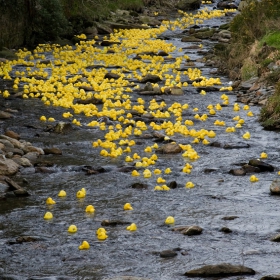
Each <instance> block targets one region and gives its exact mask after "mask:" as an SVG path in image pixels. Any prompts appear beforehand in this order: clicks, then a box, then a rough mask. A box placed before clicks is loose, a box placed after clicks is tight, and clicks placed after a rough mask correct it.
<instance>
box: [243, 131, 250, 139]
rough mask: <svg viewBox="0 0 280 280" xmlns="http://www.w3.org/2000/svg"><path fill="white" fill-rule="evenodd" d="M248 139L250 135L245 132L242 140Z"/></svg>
mask: <svg viewBox="0 0 280 280" xmlns="http://www.w3.org/2000/svg"><path fill="white" fill-rule="evenodd" d="M250 137H251V135H250V132H249V131H247V132H246V133H244V134H243V138H244V139H246V140H248V139H250Z"/></svg>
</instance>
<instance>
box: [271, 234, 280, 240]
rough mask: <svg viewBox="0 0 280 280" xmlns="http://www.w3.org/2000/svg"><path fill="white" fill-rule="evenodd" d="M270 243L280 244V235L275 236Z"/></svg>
mask: <svg viewBox="0 0 280 280" xmlns="http://www.w3.org/2000/svg"><path fill="white" fill-rule="evenodd" d="M270 241H273V242H280V233H278V234H277V235H275V236H273V237H272V238H271V239H270Z"/></svg>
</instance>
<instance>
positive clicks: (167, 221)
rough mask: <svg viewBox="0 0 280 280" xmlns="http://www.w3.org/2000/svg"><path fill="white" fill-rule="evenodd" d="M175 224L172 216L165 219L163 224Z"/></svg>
mask: <svg viewBox="0 0 280 280" xmlns="http://www.w3.org/2000/svg"><path fill="white" fill-rule="evenodd" d="M174 223H175V219H174V217H172V216H168V217H167V218H166V220H165V224H166V225H172V224H174Z"/></svg>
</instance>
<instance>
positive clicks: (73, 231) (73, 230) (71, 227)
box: [68, 225, 78, 233]
mask: <svg viewBox="0 0 280 280" xmlns="http://www.w3.org/2000/svg"><path fill="white" fill-rule="evenodd" d="M77 230H78V229H77V227H76V226H75V225H71V226H69V228H68V232H69V233H75V232H77Z"/></svg>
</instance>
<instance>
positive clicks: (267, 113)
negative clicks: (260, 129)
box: [260, 82, 280, 129]
mask: <svg viewBox="0 0 280 280" xmlns="http://www.w3.org/2000/svg"><path fill="white" fill-rule="evenodd" d="M260 122H261V123H262V125H263V126H264V127H265V128H267V129H280V82H278V83H277V84H276V87H275V93H274V95H273V96H271V97H270V98H269V100H268V102H267V103H266V105H265V106H264V107H263V108H262V110H261V115H260Z"/></svg>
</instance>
